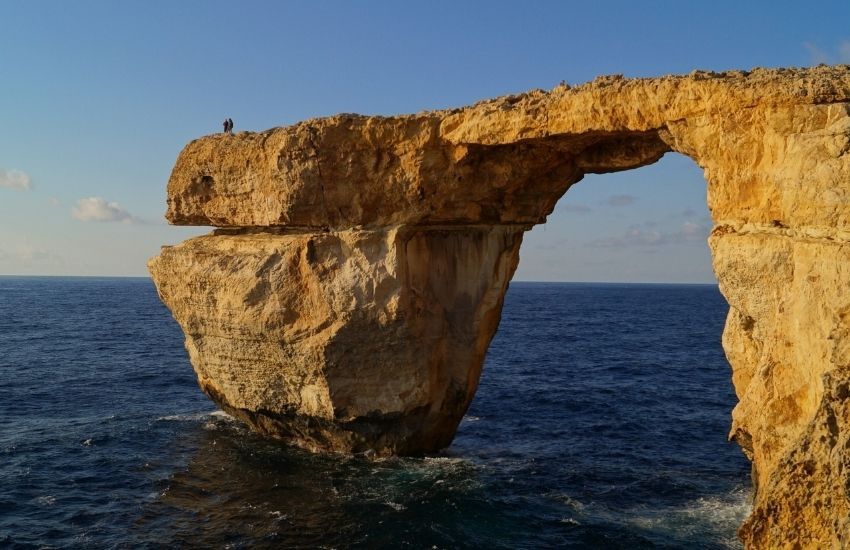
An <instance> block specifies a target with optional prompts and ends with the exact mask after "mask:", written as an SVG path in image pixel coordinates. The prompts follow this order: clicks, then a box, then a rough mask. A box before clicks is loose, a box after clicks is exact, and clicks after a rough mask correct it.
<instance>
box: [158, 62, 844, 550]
mask: <svg viewBox="0 0 850 550" xmlns="http://www.w3.org/2000/svg"><path fill="white" fill-rule="evenodd" d="M668 151H677V152H680V153H683V154H685V155H687V156H689V157H690V158H692V159H693V160H694V161H696V163H697V164H698V165H699V166H700V167H701V168H702V169H703V170H704V172H705V176H706V180H707V181H708V204H709V209H710V211H711V215H712V218H713V220H714V229H713V231H712V233H711V236H710V238H709V245H710V248H711V252H712V256H713V262H714V269H715V271H716V273H717V277H718V280H719V283H720V289H721V291H722V292H723V294H724V296H725V297H726V299H727V300H728V302H729V305H730V311H729V316H728V320H727V323H726V329H725V331H724V334H723V345H724V348H725V349H726V353H727V356H728V358H729V362H730V364H731V366H732V378H733V382H734V385H735V390H736V392H737V395H738V398H739V403H738V405H737V406H736V407H735V410H734V412H733V420H732V429H731V434H730V437H731V438H733V439H734V440H735V441H737V442H738V443H739V444H740V445H741V447H742V448H743V449H744V451H745V453H746V454H747V456H748V457H749V458H750V459H751V460H752V463H753V482H754V485H755V488H756V491H755V502H754V507H753V512H752V515H751V516H750V517H749V518H748V519H747V521H746V522H745V524H744V525H743V527H742V528H741V531H740V535H741V538H742V539H743V540H744V542H745V543H746V544H747V546H748V547H752V548H779V547H788V548H791V547H797V548H830V547H834V548H838V547H845V546H848V545H850V542H848V541H850V519H848V518H850V470H848V468H850V462H849V461H848V457H850V435H848V434H850V401H848V397H850V292H848V291H847V289H848V288H850V67H847V66H842V67H825V66H821V67H817V68H812V69H799V70H790V69H778V70H763V69H756V70H753V71H752V72H727V73H719V74H717V73H706V72H694V73H692V74H690V75H687V76H674V77H670V76H668V77H662V78H652V79H634V80H628V79H624V78H622V77H603V78H598V79H596V80H594V81H593V82H591V83H588V84H584V85H581V86H578V87H575V88H570V87H569V86H566V85H560V86H558V87H556V88H555V89H553V90H551V91H548V92H545V91H531V92H528V93H524V94H520V95H515V96H509V97H502V98H498V99H494V100H490V101H484V102H481V103H478V104H476V105H473V106H470V107H467V108H463V109H455V110H446V111H435V112H426V113H420V114H417V115H410V116H400V117H386V118H385V117H363V116H357V115H338V116H334V117H329V118H324V119H315V120H309V121H305V122H302V123H300V124H296V125H294V126H291V127H288V128H275V129H272V130H268V131H265V132H261V133H247V132H242V133H239V134H237V135H235V136H233V135H223V134H220V135H215V136H208V137H205V138H201V139H199V140H196V141H193V142H191V143H190V144H189V145H188V146H186V148H185V149H184V150H183V152H182V153H181V154H180V157H179V158H178V160H177V164H176V166H175V168H174V171H173V173H172V176H171V179H170V181H169V184H168V213H167V218H168V220H169V221H170V222H171V223H174V224H183V225H213V226H217V227H219V228H220V229H218V230H216V231H214V232H213V234H211V235H208V236H204V237H199V238H195V239H190V240H188V241H186V242H184V243H182V244H180V245H177V246H173V247H164V248H163V250H162V253H161V254H160V256H158V257H157V258H154V259H153V260H151V262H150V264H149V265H150V270H151V273H152V274H153V277H154V280H155V282H156V284H157V288H158V290H159V293H160V296H161V298H162V299H163V301H164V302H165V303H166V304H167V305H168V306H169V308H171V310H172V312H173V314H174V317H175V318H176V319H177V321H178V322H179V323H180V325H181V327H182V328H183V330H184V332H185V334H186V347H187V349H188V351H189V356H190V358H191V361H192V364H193V365H194V368H195V370H196V372H197V374H198V379H199V382H200V385H201V387H202V388H203V389H204V391H206V392H207V393H208V394H209V395H210V396H211V397H212V398H213V399H214V400H215V401H216V402H217V403H218V404H219V405H220V406H222V407H223V408H224V409H225V410H227V411H229V412H230V413H232V414H234V415H235V416H237V417H239V418H242V419H243V420H245V421H246V422H248V423H249V424H250V425H252V426H253V427H254V428H256V429H257V430H259V431H261V432H263V433H266V434H270V435H272V436H276V437H280V438H283V439H285V440H287V441H290V442H293V443H296V444H299V445H302V446H306V447H309V448H315V449H326V450H327V449H329V450H334V451H343V452H352V451H354V452H357V451H366V450H371V451H374V452H377V453H379V454H396V453H399V454H415V453H421V452H428V451H434V450H437V449H439V448H441V447H444V446H446V445H448V444H449V443H450V442H451V439H452V437H453V434H454V432H455V429H456V427H457V424H458V422H459V421H460V419H461V417H462V416H463V414H464V412H465V410H466V408H467V406H468V405H469V403H470V400H471V399H472V396H473V394H474V392H475V389H476V386H477V383H478V377H479V375H480V372H481V364H482V361H483V358H484V354H485V352H486V350H487V346H488V344H489V342H490V339H491V338H492V336H493V334H494V332H495V330H496V328H497V325H498V323H499V316H500V313H501V307H502V301H503V297H504V294H505V290H506V288H507V285H508V282H509V281H510V278H511V276H512V274H513V272H514V269H515V267H516V265H517V261H518V255H519V246H520V242H521V240H522V234H523V232H524V231H526V230H528V229H529V228H530V227H531V226H532V225H534V224H537V223H541V222H543V221H545V219H546V216H547V215H548V214H550V213H551V212H552V209H553V208H554V206H555V203H556V201H557V200H558V199H559V198H560V197H561V195H563V193H564V192H565V191H566V190H567V189H568V188H569V187H570V186H571V185H572V184H573V183H575V182H577V181H579V180H580V179H581V178H582V177H583V176H584V174H586V173H604V172H612V171H617V170H626V169H630V168H637V167H640V166H644V165H647V164H651V163H653V162H655V161H657V160H658V159H659V158H661V156H662V155H664V154H665V153H666V152H668Z"/></svg>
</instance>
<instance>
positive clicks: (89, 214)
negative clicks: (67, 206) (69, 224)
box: [71, 197, 141, 223]
mask: <svg viewBox="0 0 850 550" xmlns="http://www.w3.org/2000/svg"><path fill="white" fill-rule="evenodd" d="M71 217H73V218H74V219H75V220H79V221H81V222H120V223H141V220H139V219H138V218H136V217H135V216H133V215H132V214H130V213H129V212H127V211H126V210H124V209H123V208H121V206H120V205H119V204H118V203H117V202H108V201H107V200H106V199H104V198H101V197H89V198H86V199H80V200H78V201H77V205H76V206H74V208H72V209H71Z"/></svg>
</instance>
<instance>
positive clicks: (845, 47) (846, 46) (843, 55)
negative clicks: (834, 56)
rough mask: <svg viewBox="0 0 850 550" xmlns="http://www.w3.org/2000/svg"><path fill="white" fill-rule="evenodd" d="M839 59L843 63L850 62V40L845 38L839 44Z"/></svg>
mask: <svg viewBox="0 0 850 550" xmlns="http://www.w3.org/2000/svg"><path fill="white" fill-rule="evenodd" d="M838 59H839V61H841V62H842V63H850V40H845V41H843V42H842V43H841V44H839V45H838Z"/></svg>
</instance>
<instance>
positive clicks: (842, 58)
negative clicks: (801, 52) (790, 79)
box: [803, 40, 850, 65]
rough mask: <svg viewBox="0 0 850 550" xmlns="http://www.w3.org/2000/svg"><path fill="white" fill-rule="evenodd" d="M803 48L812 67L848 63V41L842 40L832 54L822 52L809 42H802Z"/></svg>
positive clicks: (849, 54)
mask: <svg viewBox="0 0 850 550" xmlns="http://www.w3.org/2000/svg"><path fill="white" fill-rule="evenodd" d="M803 48H805V49H806V51H807V52H808V53H809V61H810V62H811V64H812V65H820V64H821V63H826V64H831V63H850V40H842V41H841V42H840V43H839V44H838V47H836V48H835V51H834V52H830V51H828V50H824V49H822V48H820V47H819V46H817V45H815V44H812V43H811V42H803Z"/></svg>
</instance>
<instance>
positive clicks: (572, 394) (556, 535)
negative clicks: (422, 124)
mask: <svg viewBox="0 0 850 550" xmlns="http://www.w3.org/2000/svg"><path fill="white" fill-rule="evenodd" d="M725 313H726V304H725V302H724V301H723V299H722V297H721V296H720V294H719V293H718V291H717V289H716V288H715V287H713V286H663V285H576V284H530V283H526V284H523V283H514V284H512V285H511V289H510V291H509V293H508V297H507V301H506V304H505V309H504V316H503V318H502V324H501V326H500V328H499V332H498V334H497V335H496V338H495V339H494V341H493V344H492V346H491V348H490V351H489V354H488V357H487V363H486V366H485V369H484V374H483V377H482V380H481V386H480V388H479V390H478V394H477V396H476V399H475V401H474V403H473V405H472V407H471V409H470V411H469V414H468V415H467V417H466V418H465V420H464V422H463V423H462V424H461V426H460V430H459V431H458V434H457V438H456V439H455V442H454V444H453V445H452V446H451V447H450V448H449V449H448V450H447V451H446V452H445V453H443V454H442V455H440V456H436V457H430V458H424V459H389V460H382V461H371V460H368V459H365V458H357V457H355V458H344V457H329V456H319V455H312V454H309V453H306V452H303V451H299V450H295V449H289V448H286V447H283V446H280V445H278V444H276V443H273V442H269V441H266V440H264V439H262V438H260V437H258V436H256V435H253V434H252V433H250V432H248V431H247V430H246V429H244V428H243V427H242V426H241V425H239V424H238V423H236V422H234V421H232V420H231V419H229V417H227V416H225V415H223V414H221V413H215V412H214V411H215V408H214V407H213V406H212V405H211V403H210V402H209V401H207V399H206V398H205V397H204V396H203V394H202V393H201V392H200V390H199V389H198V388H197V385H196V383H195V378H194V375H193V373H192V369H191V366H190V365H189V362H188V359H187V357H186V353H185V351H184V350H183V344H182V334H181V332H180V330H179V328H178V327H177V325H176V324H175V323H174V322H173V321H172V319H171V317H170V315H169V313H168V311H167V310H166V309H165V307H164V306H162V305H161V304H160V302H159V300H158V299H157V296H156V293H155V291H154V288H153V285H152V284H151V282H150V281H148V280H147V279H97V278H82V279H74V278H67V279H66V278H12V277H3V278H0V546H2V547H12V548H40V547H63V548H66V547H67V548H73V547H77V548H145V547H147V548H162V547H174V546H178V547H180V546H182V547H199V548H200V547H204V548H206V547H215V548H223V547H229V548H263V547H278V548H280V547H293V548H298V547H301V548H314V547H326V548H348V547H362V548H400V547H401V548H404V547H409V548H426V547H427V548H431V547H437V548H510V549H514V548H554V547H561V548H606V549H608V548H623V549H639V548H689V549H693V548H727V547H735V546H736V545H737V541H736V538H735V528H736V526H737V525H738V524H739V522H740V521H741V520H742V519H743V517H744V516H745V514H746V513H747V499H748V491H749V489H748V486H749V474H748V471H749V469H748V464H747V462H746V460H745V459H744V458H743V456H742V455H741V453H740V451H739V450H738V448H737V447H736V446H735V445H733V444H731V443H727V442H726V438H725V434H726V432H727V430H728V425H729V413H730V410H731V408H732V406H733V405H734V401H735V400H734V394H733V392H732V387H731V383H730V372H729V367H728V365H727V363H726V361H725V359H724V356H723V352H722V350H721V348H720V335H721V331H722V325H723V319H724V316H725Z"/></svg>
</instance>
